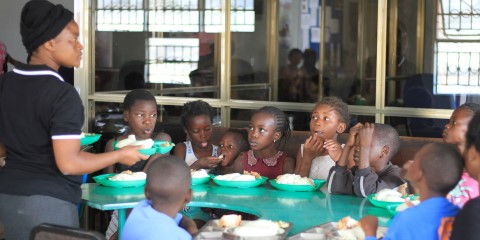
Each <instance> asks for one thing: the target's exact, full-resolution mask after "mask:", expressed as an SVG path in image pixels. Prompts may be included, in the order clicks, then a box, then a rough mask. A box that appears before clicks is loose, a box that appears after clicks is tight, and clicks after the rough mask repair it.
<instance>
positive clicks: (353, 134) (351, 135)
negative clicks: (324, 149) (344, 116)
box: [345, 123, 363, 147]
mask: <svg viewBox="0 0 480 240" xmlns="http://www.w3.org/2000/svg"><path fill="white" fill-rule="evenodd" d="M362 128H363V124H361V123H357V124H355V126H353V127H352V128H350V131H349V132H348V139H347V142H346V143H345V147H353V146H355V139H356V137H357V135H358V133H359V132H360V130H361V129H362Z"/></svg>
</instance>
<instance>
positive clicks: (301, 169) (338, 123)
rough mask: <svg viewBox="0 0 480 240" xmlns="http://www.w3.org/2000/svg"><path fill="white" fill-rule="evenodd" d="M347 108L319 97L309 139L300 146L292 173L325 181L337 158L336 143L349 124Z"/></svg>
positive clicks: (311, 120) (339, 100)
mask: <svg viewBox="0 0 480 240" xmlns="http://www.w3.org/2000/svg"><path fill="white" fill-rule="evenodd" d="M349 119H350V116H349V114H348V106H347V104H345V103H344V102H343V101H342V100H341V99H339V98H336V97H326V98H323V99H322V100H321V101H320V102H318V103H317V105H316V106H315V107H314V108H313V110H312V114H311V118H310V132H311V134H312V135H311V136H310V137H308V138H307V139H306V140H305V143H304V144H302V145H301V146H300V150H299V151H298V153H297V161H296V166H295V173H296V174H298V175H301V176H302V177H305V176H307V177H310V178H315V179H327V177H328V172H329V170H330V168H332V167H333V166H335V162H336V161H338V160H339V159H340V155H341V154H342V146H341V145H340V144H339V143H338V142H337V136H338V134H339V133H343V132H344V131H345V130H346V128H347V126H348V123H349V121H350V120H349Z"/></svg>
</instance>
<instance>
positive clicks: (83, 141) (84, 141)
mask: <svg viewBox="0 0 480 240" xmlns="http://www.w3.org/2000/svg"><path fill="white" fill-rule="evenodd" d="M101 136H102V134H91V135H85V136H83V137H82V138H80V146H85V145H90V144H92V143H95V142H97V141H98V140H99V139H100V137H101Z"/></svg>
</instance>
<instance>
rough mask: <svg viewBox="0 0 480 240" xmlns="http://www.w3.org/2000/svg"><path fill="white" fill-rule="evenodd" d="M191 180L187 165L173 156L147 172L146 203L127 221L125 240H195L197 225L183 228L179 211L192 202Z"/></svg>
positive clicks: (139, 204)
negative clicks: (161, 239)
mask: <svg viewBox="0 0 480 240" xmlns="http://www.w3.org/2000/svg"><path fill="white" fill-rule="evenodd" d="M191 182H192V177H191V175H190V169H189V167H188V166H187V164H186V163H185V162H184V161H183V160H182V159H179V158H177V157H174V156H166V157H163V158H160V159H158V160H156V161H155V162H153V163H152V164H151V165H150V167H149V168H148V169H147V183H146V185H145V197H146V200H143V201H141V202H140V203H138V205H137V206H135V207H134V208H133V210H132V212H131V213H130V215H129V216H128V218H127V221H126V222H125V227H124V229H123V232H122V239H125V240H128V239H159V236H168V238H169V239H192V235H191V233H193V234H194V233H196V231H198V230H197V229H196V226H195V224H194V223H193V222H192V221H188V223H189V224H187V225H186V226H185V228H186V229H185V228H182V227H180V226H179V224H181V221H183V222H185V220H186V217H184V216H182V215H181V214H179V213H178V212H179V211H180V210H181V209H182V208H183V207H185V205H186V204H187V203H189V202H190V201H191V200H192V189H191V188H190V184H191Z"/></svg>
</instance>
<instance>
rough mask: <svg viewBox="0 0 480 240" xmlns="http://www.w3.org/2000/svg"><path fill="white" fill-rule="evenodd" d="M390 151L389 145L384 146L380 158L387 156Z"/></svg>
mask: <svg viewBox="0 0 480 240" xmlns="http://www.w3.org/2000/svg"><path fill="white" fill-rule="evenodd" d="M389 152H390V147H389V146H387V145H385V146H383V147H382V152H381V153H380V158H383V157H385V156H387V155H388V153H389Z"/></svg>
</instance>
